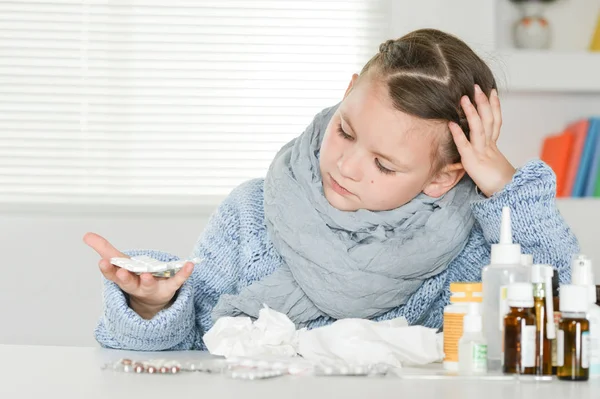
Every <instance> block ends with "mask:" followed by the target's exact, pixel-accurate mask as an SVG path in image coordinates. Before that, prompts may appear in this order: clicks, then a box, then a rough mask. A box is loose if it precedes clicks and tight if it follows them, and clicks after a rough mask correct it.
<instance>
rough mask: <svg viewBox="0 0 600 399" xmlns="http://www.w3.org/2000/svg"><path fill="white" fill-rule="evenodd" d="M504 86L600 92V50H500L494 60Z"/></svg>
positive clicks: (525, 89) (520, 88)
mask: <svg viewBox="0 0 600 399" xmlns="http://www.w3.org/2000/svg"><path fill="white" fill-rule="evenodd" d="M490 64H491V67H492V69H493V70H494V73H495V74H496V79H497V80H498V84H499V86H500V87H501V88H504V89H505V90H508V91H511V92H515V91H536V92H540V91H542V92H585V93H599V94H600V53H592V52H586V51H580V52H554V51H544V50H510V49H506V50H498V51H496V52H495V54H494V59H493V60H492V62H491V63H490Z"/></svg>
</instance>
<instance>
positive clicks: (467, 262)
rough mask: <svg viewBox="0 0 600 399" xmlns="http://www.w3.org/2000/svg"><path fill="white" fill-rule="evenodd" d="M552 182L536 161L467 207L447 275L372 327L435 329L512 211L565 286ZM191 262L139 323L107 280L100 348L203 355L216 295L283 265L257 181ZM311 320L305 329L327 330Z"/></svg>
mask: <svg viewBox="0 0 600 399" xmlns="http://www.w3.org/2000/svg"><path fill="white" fill-rule="evenodd" d="M555 191H556V184H555V176H554V173H553V172H552V170H551V169H550V168H549V167H548V166H547V165H546V164H544V163H542V162H541V161H531V162H529V163H528V164H526V165H525V166H524V167H523V168H520V169H518V170H517V173H516V174H515V176H514V178H513V180H512V182H511V183H509V184H508V185H507V186H506V187H505V188H504V189H503V190H502V191H500V192H498V193H496V194H495V195H494V196H492V197H491V198H483V197H481V199H480V200H478V201H475V202H473V203H472V205H471V206H472V210H473V213H474V215H475V218H476V221H477V222H476V223H475V226H474V227H473V230H472V232H471V235H470V237H469V240H468V243H467V245H466V247H465V248H464V250H463V251H462V252H461V254H460V255H459V256H458V257H456V258H455V259H454V260H453V261H452V262H451V263H450V265H449V266H448V268H447V269H446V270H445V271H444V272H442V273H441V274H438V275H437V276H434V277H432V278H430V279H428V280H426V281H425V282H424V284H423V285H422V286H421V288H420V289H419V290H418V291H417V292H415V293H414V294H413V295H412V297H411V298H410V299H409V301H408V302H407V303H406V304H405V305H402V306H400V307H398V308H396V309H393V310H391V311H389V312H388V313H386V314H384V315H382V316H379V317H377V319H376V320H385V319H391V318H395V317H399V316H404V317H405V318H406V319H407V320H408V322H409V323H410V324H419V325H424V326H428V327H434V328H439V327H441V325H442V315H443V308H444V306H446V305H447V304H448V303H449V296H450V292H449V285H450V283H451V282H453V281H480V279H481V269H482V267H483V266H485V265H486V264H488V263H489V260H490V249H491V246H490V245H491V244H493V243H496V242H498V240H499V231H500V219H501V213H502V207H503V206H505V205H508V206H510V208H511V216H512V228H513V238H514V240H515V242H518V243H520V244H521V247H522V251H523V253H529V254H533V258H534V262H536V263H545V264H550V265H553V266H555V267H556V268H558V270H559V276H560V281H561V283H567V282H568V281H570V260H571V256H572V255H573V254H575V253H577V252H578V251H579V246H578V243H577V239H576V238H575V236H574V235H573V233H572V232H571V230H570V229H569V227H568V226H567V225H566V223H565V222H564V220H563V218H562V217H561V215H560V214H559V212H558V210H557V208H556V204H555ZM127 253H128V255H130V256H135V255H142V254H146V255H149V256H152V257H154V258H156V259H159V260H161V261H171V260H176V259H178V258H177V257H176V256H173V255H170V254H167V253H164V252H159V251H153V250H134V251H128V252H127ZM192 256H194V257H196V256H197V257H201V258H203V259H204V260H203V262H202V263H201V264H199V265H197V266H196V268H195V269H194V272H193V274H192V276H191V277H190V278H189V279H188V281H186V283H185V284H184V285H183V286H182V287H181V289H180V290H179V292H178V294H177V298H176V300H175V302H174V303H173V304H172V305H171V306H170V307H169V308H167V309H164V310H162V311H161V312H159V313H158V314H157V315H156V316H154V318H152V319H151V320H144V319H142V318H141V317H140V316H139V315H138V314H137V313H135V312H134V311H133V310H132V309H131V308H129V306H128V304H127V298H126V295H125V294H124V293H123V292H122V291H121V290H120V289H119V287H118V286H117V285H116V284H115V283H113V282H111V281H108V280H105V281H104V310H103V314H102V317H101V318H100V321H99V323H98V326H97V328H96V330H95V336H96V339H97V340H98V342H99V343H100V344H101V345H102V346H104V347H110V348H116V349H128V350H143V351H158V350H185V349H205V345H204V343H203V341H202V337H203V335H204V334H205V333H206V332H207V331H208V330H209V329H210V328H211V327H212V325H213V322H212V319H211V311H212V309H213V307H214V306H215V304H216V303H217V300H218V299H219V296H220V295H222V294H235V293H238V292H239V290H240V289H241V288H243V287H245V286H247V285H249V284H251V283H252V282H254V281H256V280H259V279H261V278H263V277H265V276H267V275H269V274H270V273H272V272H273V271H274V270H276V269H277V268H278V267H279V265H280V264H281V262H282V260H281V258H280V256H279V255H278V254H277V252H276V250H275V248H274V247H273V245H272V243H271V242H270V240H269V238H268V235H267V230H266V226H265V220H264V213H263V180H262V179H256V180H251V181H249V182H247V183H244V184H242V185H241V186H239V187H238V188H236V189H235V190H233V191H232V193H231V194H230V195H229V196H228V197H227V198H226V199H225V200H224V201H223V203H222V204H221V205H220V206H219V207H218V209H217V210H216V212H215V213H214V214H213V215H212V216H211V218H210V220H209V223H208V225H207V227H206V229H205V230H204V232H203V233H202V235H201V236H200V238H199V239H198V241H197V243H196V245H195V247H194V250H193V253H192ZM332 321H333V320H332V319H330V318H321V319H317V320H315V321H314V322H313V323H312V324H311V325H310V326H309V328H314V327H317V326H321V325H325V324H328V323H331V322H332Z"/></svg>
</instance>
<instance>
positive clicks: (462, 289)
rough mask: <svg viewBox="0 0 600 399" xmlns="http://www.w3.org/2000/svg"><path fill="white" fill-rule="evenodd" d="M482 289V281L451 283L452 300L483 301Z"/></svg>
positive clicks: (453, 301)
mask: <svg viewBox="0 0 600 399" xmlns="http://www.w3.org/2000/svg"><path fill="white" fill-rule="evenodd" d="M482 291H483V285H482V284H481V283H450V292H451V293H452V296H451V297H450V302H452V303H455V302H482V300H483V292H482Z"/></svg>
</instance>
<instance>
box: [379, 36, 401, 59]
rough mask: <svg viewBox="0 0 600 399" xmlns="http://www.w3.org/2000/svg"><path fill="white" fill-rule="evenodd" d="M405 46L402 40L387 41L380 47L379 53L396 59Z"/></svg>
mask: <svg viewBox="0 0 600 399" xmlns="http://www.w3.org/2000/svg"><path fill="white" fill-rule="evenodd" d="M405 44H406V43H404V42H403V41H402V40H386V41H385V42H383V43H381V44H380V45H379V52H380V53H382V54H386V55H390V56H391V57H392V58H395V57H397V56H398V55H400V53H401V52H402V50H403V48H404V47H405Z"/></svg>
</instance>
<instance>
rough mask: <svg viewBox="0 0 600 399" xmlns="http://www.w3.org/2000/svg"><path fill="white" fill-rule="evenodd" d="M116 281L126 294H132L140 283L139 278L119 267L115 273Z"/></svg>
mask: <svg viewBox="0 0 600 399" xmlns="http://www.w3.org/2000/svg"><path fill="white" fill-rule="evenodd" d="M116 277H117V279H116V281H115V283H117V284H118V285H119V287H121V289H122V290H123V291H125V292H127V293H128V294H131V295H134V294H135V293H136V291H137V289H138V287H139V285H140V278H139V277H138V276H136V275H135V274H133V273H130V272H129V271H127V270H125V269H122V268H119V270H117V273H116Z"/></svg>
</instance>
